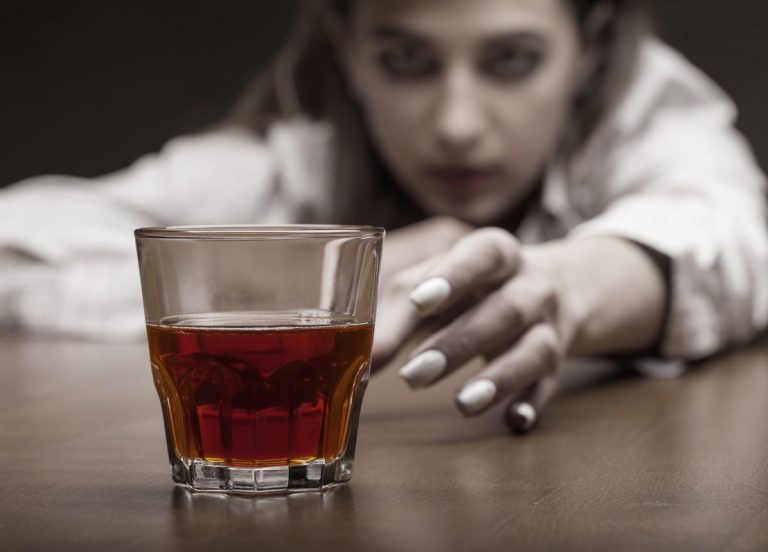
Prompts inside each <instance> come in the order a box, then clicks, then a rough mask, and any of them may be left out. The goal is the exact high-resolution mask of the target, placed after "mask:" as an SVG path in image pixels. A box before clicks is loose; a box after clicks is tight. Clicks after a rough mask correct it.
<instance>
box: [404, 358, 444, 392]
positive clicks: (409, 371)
mask: <svg viewBox="0 0 768 552" xmlns="http://www.w3.org/2000/svg"><path fill="white" fill-rule="evenodd" d="M446 366H448V359H447V358H446V357H445V354H444V353H442V352H441V351H438V350H437V349H430V350H429V351H424V352H423V353H421V354H420V355H418V356H417V357H415V358H413V359H411V361H410V362H408V364H406V365H405V366H403V367H402V368H400V377H402V378H403V379H404V380H405V381H406V382H408V385H410V386H411V387H426V386H427V385H429V384H430V383H432V382H433V381H435V380H436V379H437V378H439V377H440V376H441V375H442V374H443V372H445V368H446Z"/></svg>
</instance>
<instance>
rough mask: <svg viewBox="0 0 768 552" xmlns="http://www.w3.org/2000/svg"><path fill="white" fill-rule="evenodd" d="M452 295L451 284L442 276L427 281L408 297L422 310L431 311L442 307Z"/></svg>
mask: <svg viewBox="0 0 768 552" xmlns="http://www.w3.org/2000/svg"><path fill="white" fill-rule="evenodd" d="M450 295H451V284H450V283H448V280H446V279H445V278H443V277H442V276H435V277H434V278H430V279H429V280H425V281H424V282H422V283H421V284H419V286H418V287H417V288H416V289H414V290H413V291H412V292H411V294H410V295H409V296H408V297H409V298H410V300H411V301H412V302H413V303H414V304H415V305H416V306H417V307H419V308H420V309H421V310H423V311H430V310H432V309H435V308H437V307H439V306H440V305H442V304H443V303H444V302H445V300H446V299H448V297H449V296H450Z"/></svg>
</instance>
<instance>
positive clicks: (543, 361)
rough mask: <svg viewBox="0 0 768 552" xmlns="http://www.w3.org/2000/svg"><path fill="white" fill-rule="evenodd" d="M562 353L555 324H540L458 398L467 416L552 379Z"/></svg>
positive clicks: (457, 401) (473, 381)
mask: <svg viewBox="0 0 768 552" xmlns="http://www.w3.org/2000/svg"><path fill="white" fill-rule="evenodd" d="M561 358H562V353H561V351H560V347H559V342H558V338H557V334H556V332H555V329H554V328H553V327H552V325H551V324H548V323H541V324H536V325H535V326H534V327H532V328H531V329H530V330H529V331H527V332H526V333H525V334H524V335H523V336H522V337H521V338H520V339H519V340H518V341H517V343H515V345H514V347H513V348H512V349H511V350H510V351H508V352H507V353H505V354H503V355H501V356H499V357H498V358H497V359H495V360H494V361H493V362H492V363H491V364H489V365H488V367H486V368H485V370H483V371H482V372H481V373H480V374H478V375H477V376H476V377H474V378H472V379H471V380H469V382H468V383H466V384H465V385H464V387H462V388H461V390H460V391H459V392H458V394H457V395H456V406H457V407H458V408H459V410H460V411H461V412H462V413H463V414H464V415H465V416H474V415H476V414H480V413H481V412H484V411H485V410H487V409H488V408H490V407H491V406H493V405H494V404H496V403H498V402H499V401H501V400H502V399H504V398H506V397H510V396H512V397H515V396H518V395H520V394H521V393H523V392H524V391H525V389H526V388H527V387H529V386H530V385H532V384H534V383H536V382H537V381H539V380H541V379H544V378H547V377H549V376H552V375H553V374H554V373H555V371H556V369H557V366H558V365H559V364H560V362H561Z"/></svg>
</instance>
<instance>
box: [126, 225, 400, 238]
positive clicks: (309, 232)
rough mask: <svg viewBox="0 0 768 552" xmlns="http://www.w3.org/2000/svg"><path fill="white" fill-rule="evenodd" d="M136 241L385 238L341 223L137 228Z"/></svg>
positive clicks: (375, 229)
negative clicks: (153, 239) (144, 239)
mask: <svg viewBox="0 0 768 552" xmlns="http://www.w3.org/2000/svg"><path fill="white" fill-rule="evenodd" d="M133 234H134V236H135V237H136V238H155V239H183V240H258V239H312V238H323V239H327V238H371V237H383V236H384V234H385V230H384V228H382V227H379V226H355V225H341V224H206V225H198V226H152V227H147V228H137V229H136V230H134V232H133Z"/></svg>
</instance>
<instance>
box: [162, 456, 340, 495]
mask: <svg viewBox="0 0 768 552" xmlns="http://www.w3.org/2000/svg"><path fill="white" fill-rule="evenodd" d="M171 471H172V476H173V480H174V481H175V482H176V483H179V484H182V485H184V486H186V487H188V488H189V489H191V490H193V491H202V492H214V493H227V494H277V493H291V492H305V491H319V490H322V489H324V488H327V487H331V486H333V485H338V484H339V483H345V482H347V481H349V479H350V478H351V477H352V461H351V460H345V459H343V458H340V459H337V460H334V461H333V462H328V463H326V462H324V461H322V460H318V461H314V462H309V463H307V464H296V465H291V466H278V467H269V468H235V467H230V466H222V465H220V464H208V463H206V462H201V461H199V460H194V461H192V462H190V463H189V465H188V466H187V465H185V464H184V463H182V462H174V463H173V464H172V466H171Z"/></svg>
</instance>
